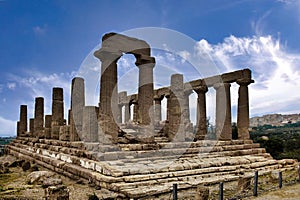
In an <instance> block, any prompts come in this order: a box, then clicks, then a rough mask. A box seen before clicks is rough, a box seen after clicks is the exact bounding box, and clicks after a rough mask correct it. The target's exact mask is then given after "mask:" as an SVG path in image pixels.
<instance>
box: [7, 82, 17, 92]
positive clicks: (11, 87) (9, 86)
mask: <svg viewBox="0 0 300 200" xmlns="http://www.w3.org/2000/svg"><path fill="white" fill-rule="evenodd" d="M16 86H17V84H16V83H14V82H13V83H7V88H8V89H10V90H14V89H15V88H16Z"/></svg>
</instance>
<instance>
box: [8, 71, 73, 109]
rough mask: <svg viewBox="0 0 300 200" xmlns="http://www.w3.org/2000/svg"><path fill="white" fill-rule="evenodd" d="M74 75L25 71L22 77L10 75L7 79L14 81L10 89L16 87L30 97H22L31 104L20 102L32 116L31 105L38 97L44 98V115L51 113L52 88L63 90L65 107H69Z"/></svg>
mask: <svg viewBox="0 0 300 200" xmlns="http://www.w3.org/2000/svg"><path fill="white" fill-rule="evenodd" d="M74 75H75V72H71V73H60V74H57V73H53V74H45V73H42V72H40V71H37V70H27V71H25V72H24V74H23V76H20V75H16V74H10V75H9V79H10V80H11V81H14V84H11V85H10V87H11V88H15V87H16V86H18V90H19V91H20V92H21V91H26V94H24V95H27V96H28V95H29V96H31V98H28V97H27V98H25V97H24V99H32V100H31V101H32V102H28V101H26V100H25V101H23V102H20V103H21V104H27V105H28V106H29V108H28V110H29V114H32V112H33V107H32V105H33V102H34V98H35V97H40V96H41V97H44V98H45V113H51V98H52V96H51V95H52V88H53V87H61V88H63V89H64V99H65V107H66V108H68V107H69V101H70V90H71V89H70V86H71V79H72V78H73V77H74ZM8 87H9V86H8Z"/></svg>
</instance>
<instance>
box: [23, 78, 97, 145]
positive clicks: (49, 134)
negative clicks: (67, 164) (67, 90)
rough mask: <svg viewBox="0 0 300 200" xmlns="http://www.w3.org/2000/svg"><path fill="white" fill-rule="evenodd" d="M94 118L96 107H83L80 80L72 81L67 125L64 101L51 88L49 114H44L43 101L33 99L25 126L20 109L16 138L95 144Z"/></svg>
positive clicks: (60, 93) (40, 98) (25, 109)
mask: <svg viewBox="0 0 300 200" xmlns="http://www.w3.org/2000/svg"><path fill="white" fill-rule="evenodd" d="M98 115H99V109H98V107H96V106H85V96H84V80H83V79H82V78H79V77H76V78H74V79H73V80H72V87H71V108H70V110H69V116H68V122H69V124H68V125H67V124H66V120H65V119H64V98H63V89H62V88H53V91H52V115H44V98H43V97H37V98H35V104H34V118H30V119H29V131H28V130H27V129H28V126H27V120H28V119H27V105H21V106H20V120H19V121H18V122H17V135H18V136H22V137H36V138H47V139H56V140H63V141H80V140H82V141H87V142H97V141H98Z"/></svg>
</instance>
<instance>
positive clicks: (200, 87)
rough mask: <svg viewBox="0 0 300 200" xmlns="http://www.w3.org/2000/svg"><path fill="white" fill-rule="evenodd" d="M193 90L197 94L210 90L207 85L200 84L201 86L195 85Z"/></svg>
mask: <svg viewBox="0 0 300 200" xmlns="http://www.w3.org/2000/svg"><path fill="white" fill-rule="evenodd" d="M193 90H194V91H195V92H196V93H197V94H199V93H206V92H207V91H208V88H207V86H206V85H200V86H197V87H194V88H193Z"/></svg>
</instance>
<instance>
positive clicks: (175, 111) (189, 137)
mask: <svg viewBox="0 0 300 200" xmlns="http://www.w3.org/2000/svg"><path fill="white" fill-rule="evenodd" d="M124 53H127V54H133V55H134V56H135V58H136V62H135V64H136V66H137V67H138V69H139V79H138V81H139V83H138V86H139V87H138V93H137V94H130V95H129V94H127V92H126V91H120V92H119V91H118V76H117V74H118V72H117V71H118V70H117V69H118V66H117V61H118V59H119V58H120V57H121V56H122V55H123V54H124ZM94 55H95V57H97V58H98V59H100V61H101V72H99V73H101V83H100V98H99V105H98V106H86V105H85V85H84V79H83V78H80V77H75V78H74V79H73V80H72V83H71V84H72V87H71V107H70V109H69V111H68V119H67V120H66V119H64V110H65V108H64V96H63V89H62V88H53V91H52V114H51V115H45V114H44V98H43V97H37V98H36V99H35V106H34V108H35V110H34V118H30V120H29V129H28V115H27V105H21V106H20V119H19V121H18V123H17V139H16V140H15V141H14V142H12V143H11V144H10V145H9V146H8V147H7V151H8V153H10V154H12V155H15V156H17V157H20V158H23V159H26V160H29V161H34V162H36V163H38V164H39V165H42V166H44V167H46V168H49V169H51V170H54V171H56V172H58V173H61V174H64V175H66V176H69V177H72V178H81V179H90V180H92V181H93V182H94V183H95V184H97V185H99V186H101V187H105V188H107V189H109V190H113V191H115V192H119V193H120V194H122V195H123V196H124V197H128V198H142V197H143V198H146V197H149V198H150V197H151V196H156V197H157V196H159V195H161V196H163V195H164V194H166V193H168V192H169V191H170V190H171V189H172V184H173V183H175V182H176V183H178V184H179V191H190V190H192V189H193V188H195V187H197V186H198V185H213V184H216V183H218V182H219V181H224V182H230V181H237V180H239V179H241V178H245V177H250V176H252V174H253V172H254V171H255V170H262V171H263V172H262V173H268V172H270V171H272V170H274V169H277V170H286V169H294V168H295V166H296V164H297V163H296V161H293V160H284V161H277V160H274V159H273V158H272V157H271V156H270V154H268V153H266V151H265V149H264V148H260V146H259V144H254V143H253V142H252V140H251V139H250V137H249V130H248V128H249V98H248V96H249V94H248V85H249V84H251V83H253V82H254V81H253V80H252V78H251V71H250V70H249V69H243V70H238V71H234V72H229V73H225V74H221V75H217V76H213V77H207V78H203V79H198V80H193V81H190V82H184V81H183V75H182V74H173V75H172V76H171V77H170V85H169V86H166V87H163V88H159V89H154V87H153V68H154V67H155V58H154V57H152V56H151V49H150V46H149V44H147V43H146V42H145V41H142V40H139V39H136V38H131V37H127V36H124V35H120V34H116V33H109V34H106V35H104V36H103V38H102V46H101V48H100V49H99V50H97V51H96V52H95V53H94ZM233 83H237V84H238V85H239V90H238V106H237V109H238V110H237V129H238V138H237V139H233V137H232V117H231V99H230V85H231V84H233ZM209 89H212V90H215V92H216V102H215V103H216V122H215V125H216V131H215V136H214V139H209V138H208V137H207V121H206V120H207V113H206V106H207V105H206V93H207V91H208V90H209ZM193 92H195V93H196V94H197V97H198V98H197V122H196V124H195V128H194V126H193V124H192V123H191V120H190V111H189V95H190V94H191V93H193ZM164 98H166V100H167V108H166V110H167V114H166V115H167V119H166V120H165V121H163V122H162V105H161V102H162V100H163V99H164ZM123 107H124V109H123ZM131 107H133V109H132V108H131ZM131 111H133V114H132V115H131V113H130V112H131ZM122 112H124V113H122ZM131 116H133V117H132V118H131ZM187 194H189V193H187ZM190 195H192V194H190Z"/></svg>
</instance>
